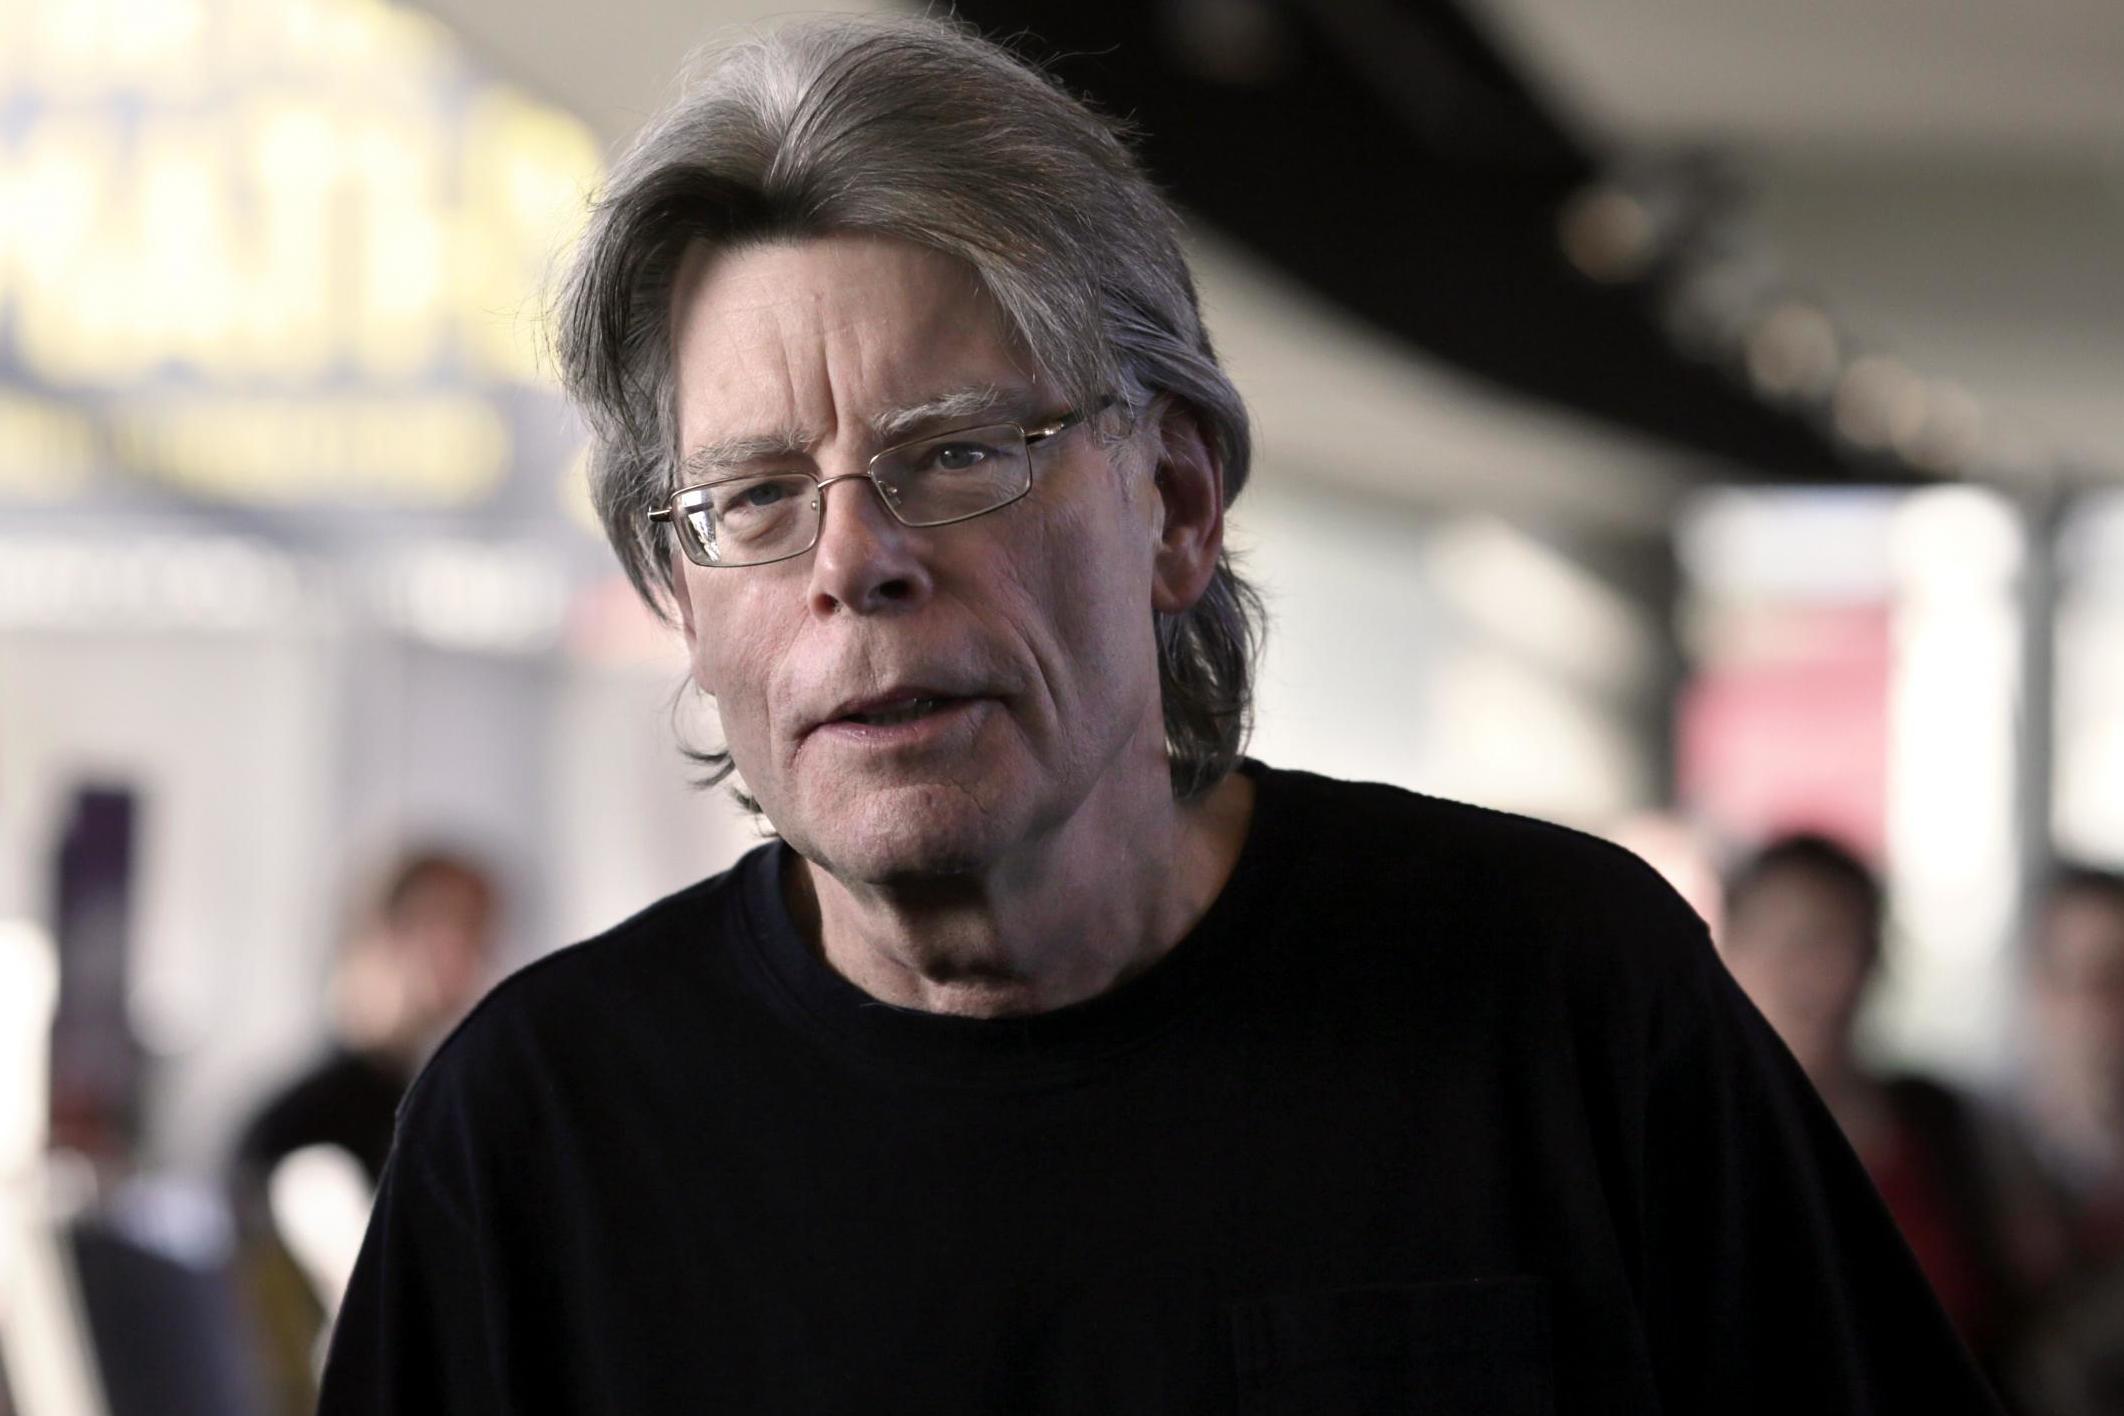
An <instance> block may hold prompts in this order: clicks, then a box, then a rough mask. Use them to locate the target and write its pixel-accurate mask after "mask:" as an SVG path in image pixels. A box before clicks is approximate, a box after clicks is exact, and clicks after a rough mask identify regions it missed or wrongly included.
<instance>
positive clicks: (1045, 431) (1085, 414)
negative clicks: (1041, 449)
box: [1025, 393, 1114, 443]
mask: <svg viewBox="0 0 2124 1416" xmlns="http://www.w3.org/2000/svg"><path fill="white" fill-rule="evenodd" d="M1113 406H1114V396H1113V395H1112V394H1110V393H1109V394H1106V395H1104V396H1102V397H1101V398H1100V399H1099V401H1098V402H1097V403H1094V404H1093V405H1092V406H1091V407H1089V408H1078V409H1074V410H1072V411H1070V412H1068V413H1064V414H1063V415H1062V416H1061V417H1059V418H1057V419H1055V421H1053V422H1052V423H1042V424H1041V425H1040V426H1039V427H1037V428H1027V429H1026V430H1025V441H1027V442H1029V443H1036V442H1040V441H1042V440H1043V439H1046V438H1051V437H1053V436H1054V435H1055V434H1056V433H1059V432H1062V431H1063V430H1064V429H1067V428H1074V427H1076V426H1077V424H1079V423H1082V422H1084V421H1085V420H1086V419H1089V418H1092V417H1094V416H1096V415H1098V414H1100V413H1104V412H1105V411H1106V410H1107V409H1109V408H1111V407H1113Z"/></svg>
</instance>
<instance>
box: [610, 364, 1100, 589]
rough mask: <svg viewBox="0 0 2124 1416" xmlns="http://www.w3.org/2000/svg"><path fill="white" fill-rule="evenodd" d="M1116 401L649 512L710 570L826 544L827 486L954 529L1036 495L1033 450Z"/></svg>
mask: <svg viewBox="0 0 2124 1416" xmlns="http://www.w3.org/2000/svg"><path fill="white" fill-rule="evenodd" d="M1112 401H1113V400H1112V399H1110V398H1104V399H1101V400H1100V401H1099V402H1098V403H1097V404H1096V405H1094V406H1093V407H1092V408H1091V409H1089V410H1085V409H1071V410H1070V411H1069V412H1066V413H1063V414H1060V415H1059V416H1057V417H1054V418H1051V419H1049V420H1048V421H1047V422H1045V423H1042V424H1040V425H1039V426H1037V427H1032V428H1027V427H1023V426H1021V425H1019V424H1017V423H984V424H982V425H981V426H979V427H976V428H954V429H952V430H951V431H949V432H943V433H932V434H930V435H929V436H927V437H921V438H916V439H914V440H913V441H911V442H904V443H897V444H895V445H894V446H892V447H888V448H886V449H885V450H884V451H883V452H880V453H878V454H877V455H876V456H875V457H873V458H871V459H870V461H869V463H868V464H866V465H865V467H864V468H863V470H862V471H861V472H848V473H843V474H842V475H841V476H838V477H824V478H821V477H816V476H813V475H812V474H811V473H809V472H795V471H777V472H748V473H744V474H742V475H739V476H735V477H718V478H716V479H715V480H714V481H711V482H700V483H697V484H695V485H693V486H690V487H682V488H680V489H679V490H678V491H677V492H675V493H673V494H672V497H671V500H670V501H669V502H668V503H667V504H665V505H663V506H660V507H658V508H657V509H656V510H655V511H652V512H650V513H649V519H650V520H651V521H654V522H663V523H668V524H669V525H670V526H671V527H672V528H673V529H674V530H675V531H676V532H677V533H678V541H679V546H680V548H681V549H682V550H684V551H685V553H686V559H688V560H690V561H692V562H693V563H694V564H695V565H701V566H708V567H710V568H712V569H720V568H733V567H738V566H748V565H769V564H771V563H773V562H775V561H782V560H789V559H791V558H792V557H795V556H800V555H802V554H804V552H806V551H808V550H810V549H811V548H812V547H813V546H815V545H817V544H818V543H819V527H820V525H821V524H822V523H823V521H824V517H825V512H824V508H825V505H826V489H827V488H828V487H830V486H832V485H833V484H834V483H836V482H849V481H856V480H864V481H868V482H869V483H870V484H871V485H872V486H874V487H876V488H877V489H878V496H879V499H880V500H882V501H883V502H884V503H885V509H886V510H887V511H889V512H891V513H892V515H893V519H894V520H896V521H898V522H899V523H900V524H901V525H902V526H914V527H927V526H949V525H951V524H952V523H953V522H955V521H971V520H973V518H975V517H976V516H986V515H988V513H990V512H991V511H1000V510H1002V509H1003V508H1004V507H1006V506H1009V505H1010V504H1011V503H1012V502H1014V501H1017V500H1018V499H1019V498H1021V497H1023V496H1024V495H1025V494H1026V493H1027V492H1029V491H1031V490H1032V449H1033V446H1034V445H1035V444H1037V443H1042V442H1045V441H1047V439H1049V438H1051V437H1054V436H1055V435H1056V434H1057V433H1062V432H1066V431H1067V430H1069V429H1070V428H1073V427H1075V426H1076V425H1077V424H1079V423H1082V422H1083V421H1085V419H1087V418H1089V417H1090V416H1091V415H1092V414H1093V413H1096V412H1098V411H1099V410H1100V409H1102V408H1104V407H1106V406H1107V405H1108V404H1109V403H1111V402H1112Z"/></svg>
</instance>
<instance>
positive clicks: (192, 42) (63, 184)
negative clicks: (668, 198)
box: [0, 0, 599, 502]
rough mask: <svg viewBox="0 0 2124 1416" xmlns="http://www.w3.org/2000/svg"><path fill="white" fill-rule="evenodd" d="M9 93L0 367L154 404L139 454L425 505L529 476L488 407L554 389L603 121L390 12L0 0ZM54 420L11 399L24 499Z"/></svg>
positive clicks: (215, 484) (265, 491) (1, 450)
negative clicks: (581, 115)
mask: <svg viewBox="0 0 2124 1416" xmlns="http://www.w3.org/2000/svg"><path fill="white" fill-rule="evenodd" d="M0 97H7V98H9V99H12V100H17V101H18V102H17V103H16V104H15V111H16V113H17V114H22V113H25V112H26V113H27V115H28V116H27V118H26V119H21V120H19V121H16V122H14V124H13V126H12V127H0V333H4V335H5V337H6V339H7V341H8V342H7V347H6V348H5V349H4V350H0V358H4V359H5V360H6V362H7V363H10V364H12V365H13V367H15V368H16V369H18V370H19V371H20V372H21V373H22V374H23V375H25V376H27V378H28V380H29V381H30V383H31V384H32V385H33V386H40V387H43V388H45V389H48V390H53V391H72V392H77V393H80V392H101V393H111V392H125V393H128V394H130V393H132V392H133V391H136V390H138V391H140V392H142V393H143V394H146V395H149V397H150V401H148V402H144V403H139V404H135V405H132V406H127V405H125V404H123V403H119V402H117V401H115V400H111V399H104V400H103V402H104V403H106V404H107V405H108V406H110V407H111V408H112V409H113V410H114V411H113V412H112V413H110V414H109V417H110V419H111V426H110V428H109V430H108V431H109V435H110V436H109V442H110V445H111V447H112V448H113V449H114V450H115V452H116V454H117V457H118V460H119V461H120V462H123V463H130V464H131V465H132V466H133V467H135V468H136V469H139V470H142V471H148V472H151V473H152V474H153V475H157V476H167V477H170V478H172V479H173V480H175V481H178V482H180V483H182V484H184V485H187V486H192V487H198V488H200V489H202V490H204V489H208V488H212V489H214V490H217V491H219V492H221V493H224V494H227V495H240V496H244V497H267V498H274V497H289V496H294V497H305V496H309V495H311V494H312V493H313V492H315V491H318V490H320V489H322V488H325V487H327V486H337V487H340V488H341V489H342V490H346V488H345V486H344V484H345V483H346V482H347V481H349V480H352V481H354V482H361V483H366V484H367V485H368V489H369V491H370V492H372V493H374V494H375V495H378V496H384V497H388V498H391V499H395V500H413V501H417V502H427V501H438V500H440V501H448V500H454V499H458V498H462V497H465V496H469V495H476V494H477V493H478V492H480V491H484V490H485V489H487V488H490V487H491V486H492V485H493V484H494V483H495V481H496V480H498V479H499V477H500V476H501V475H502V474H503V472H504V471H505V470H506V468H507V466H508V464H509V460H510V457H511V450H510V448H509V447H508V433H507V429H506V427H505V425H504V423H503V421H502V420H501V419H500V418H499V417H498V416H497V415H496V414H495V413H493V412H492V411H485V412H484V413H483V415H475V413H474V412H473V411H472V410H473V408H474V407H475V406H482V407H483V405H481V401H480V399H479V398H478V397H477V390H478V389H479V387H480V386H481V385H494V384H534V385H536V384H543V383H545V382H546V381H547V379H546V371H545V369H544V368H543V366H542V361H541V358H540V343H539V337H538V331H539V322H540V314H541V310H540V298H541V293H542V288H543V282H544V280H545V279H546V277H547V275H548V273H549V271H550V270H551V269H552V263H553V260H554V256H555V252H556V250H557V248H558V247H560V246H561V245H562V244H563V243H564V242H565V240H566V239H567V238H568V237H570V236H571V235H572V234H573V231H574V228H575V227H576V226H577V225H579V223H580V221H581V220H582V218H583V215H584V213H585V211H586V209H587V208H586V200H587V197H588V194H589V192H590V191H591V189H592V187H593V186H594V184H595V182H596V180H597V177H598V172H599V164H598V159H597V149H596V145H595V142H594V140H593V139H592V138H591V136H590V135H589V133H588V131H587V130H586V129H584V128H583V127H582V125H581V124H579V123H577V122H576V121H574V120H573V119H572V118H570V117H568V116H567V115H565V114H563V113H560V112H558V111H556V110H554V109H551V108H549V107H545V106H543V105H539V104H536V103H533V102H531V101H530V100H528V99H526V98H524V97H522V96H521V95H519V94H517V93H515V92H513V91H512V90H509V89H508V88H506V87H503V86H500V85H495V84H488V83H480V82H477V81H475V80H474V79H473V78H472V77H471V76H470V74H469V71H468V70H467V69H466V67H465V66H464V64H463V62H462V60H461V58H460V57H459V55H458V53H457V50H456V46H455V44H454V42H453V41H452V40H451V38H450V36H449V35H448V34H447V33H446V32H445V31H444V30H443V29H442V28H441V26H439V25H438V24H437V23H436V22H435V21H434V20H432V19H431V18H429V17H427V16H424V15H420V14H418V13H417V12H413V11H410V10H407V9H405V8H403V7H401V6H396V5H389V4H383V3H379V0H30V3H24V0H0ZM24 99H26V100H27V103H26V104H24V103H21V102H19V100H24ZM438 387H443V388H447V389H449V390H452V394H451V396H449V397H443V396H441V395H439V394H438V392H437V390H438ZM192 388H204V389H206V390H210V392H209V393H204V394H198V395H193V394H190V393H188V392H183V390H189V389H192ZM349 390H352V391H353V394H350V393H349V392H348V391H349ZM356 395H358V396H356ZM188 403H190V404H191V405H192V406H189V407H188V406H187V404H188ZM58 406H59V405H52V406H51V407H48V408H46V409H45V410H44V411H43V412H41V413H37V414H35V416H32V414H31V413H29V412H25V411H23V409H22V408H19V407H18V408H16V409H15V411H14V412H13V413H10V412H9V411H8V406H7V405H4V404H0V488H14V487H16V486H18V484H19V483H20V482H21V480H22V478H21V477H20V475H19V474H18V473H16V472H13V471H10V470H9V469H11V468H14V467H17V466H19V465H20V464H21V462H23V461H24V460H37V459H36V458H35V457H33V455H32V453H31V452H30V451H29V450H31V449H34V448H44V449H47V450H49V449H53V448H58V447H61V446H62V445H65V446H73V445H74V444H73V443H69V442H68V441H67V439H68V437H70V436H72V435H71V434H63V433H62V432H60V431H55V430H57V429H60V428H61V425H62V424H63V423H64V419H63V418H60V420H59V422H53V421H51V420H52V419H53V418H58V417H59V415H58V414H57V413H54V412H53V408H56V407H58ZM394 409H395V410H396V411H395V412H394V411H391V410H394ZM40 420H43V421H40ZM394 425H395V426H396V427H398V428H400V429H401V430H402V435H398V436H394V434H393V428H394ZM67 426H71V425H67ZM217 449H218V451H217ZM52 457H53V458H55V459H56V460H53V461H51V462H50V463H49V466H51V467H52V469H53V475H54V476H55V477H58V478H60V479H62V480H63V479H64V477H65V476H66V475H67V474H65V473H64V472H63V470H61V469H63V468H64V467H65V466H70V465H73V464H72V463H70V462H68V459H67V457H66V456H63V455H59V454H52ZM306 457H314V459H315V460H314V461H305V460H304V459H305V458H306ZM452 457H463V458H465V459H467V460H466V461H464V462H463V463H457V462H453V461H451V460H450V459H451V458H452ZM356 493H357V495H359V490H358V489H356Z"/></svg>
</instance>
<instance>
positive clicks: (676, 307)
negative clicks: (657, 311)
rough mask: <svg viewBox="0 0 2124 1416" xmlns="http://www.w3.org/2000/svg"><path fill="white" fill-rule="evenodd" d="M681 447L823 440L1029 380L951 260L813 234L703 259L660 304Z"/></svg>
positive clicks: (899, 246)
mask: <svg viewBox="0 0 2124 1416" xmlns="http://www.w3.org/2000/svg"><path fill="white" fill-rule="evenodd" d="M672 331H673V335H672V342H673V351H672V352H673V359H674V369H675V371H676V375H677V384H678V387H677V412H678V416H679V431H680V435H681V438H682V440H684V441H686V442H688V443H689V444H691V443H698V442H699V441H701V440H703V439H704V438H719V437H729V436H733V435H735V436H751V435H768V434H775V433H780V432H784V431H790V430H795V429H804V430H808V431H809V437H808V438H807V441H811V440H818V441H825V440H830V439H831V438H832V437H833V435H834V431H835V429H837V428H839V427H842V426H844V425H853V424H856V423H859V422H862V421H864V420H871V419H875V418H876V417H877V416H878V415H879V414H880V413H884V412H889V411H890V410H891V408H893V407H894V406H897V405H911V404H916V403H920V402H923V401H926V400H931V399H934V398H937V397H938V396H940V395H943V394H947V393H952V392H956V391H959V390H961V389H965V388H973V387H982V386H998V387H1009V386H1012V385H1022V384H1024V383H1026V382H1029V375H1028V373H1027V371H1026V369H1025V367H1024V366H1025V364H1026V362H1027V361H1025V360H1024V359H1023V358H1022V357H1021V356H1020V354H1019V351H1018V348H1017V343H1016V341H1015V340H1014V339H1013V338H1011V336H1010V334H1009V333H1008V330H1007V327H1006V322H1005V320H1004V319H1003V317H1002V314H1001V312H1000V311H999V310H998V309H997V308H996V305H995V303H994V301H993V300H991V299H990V298H989V297H988V295H987V292H986V291H984V290H983V289H982V288H981V285H980V282H979V280H978V279H977V278H976V277H975V275H974V273H973V271H972V270H971V269H970V268H969V267H967V266H966V265H965V264H964V263H963V262H961V261H959V260H957V259H955V258H953V257H951V256H948V255H945V254H944V253H942V252H939V251H933V250H929V249H926V248H924V247H919V246H915V245H912V244H909V243H906V242H901V241H895V240H890V239H886V238H880V237H867V236H827V237H818V238H812V239H808V240H802V241H786V242H771V243H763V244H757V245H751V246H744V247H740V248H738V249H736V250H729V251H721V252H717V253H714V254H712V255H711V254H708V253H707V251H706V249H705V248H702V247H696V248H695V249H694V250H693V251H692V252H689V253H688V256H687V258H686V260H685V262H684V263H683V265H682V267H681V270H680V274H679V279H678V281H677V282H676V284H675V286H674V289H673V294H672Z"/></svg>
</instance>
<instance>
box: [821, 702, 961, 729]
mask: <svg viewBox="0 0 2124 1416" xmlns="http://www.w3.org/2000/svg"><path fill="white" fill-rule="evenodd" d="M962 701H964V700H962V699H957V698H946V697H942V696H935V697H908V698H900V699H895V700H893V701H892V702H890V703H886V704H883V705H881V706H879V707H876V708H868V709H862V710H859V711H856V712H852V713H844V714H842V715H841V716H840V717H838V718H835V719H833V722H836V723H860V724H862V725H863V726H864V727H867V728H890V727H897V726H899V725H900V724H901V723H912V722H916V721H919V720H920V719H923V718H927V717H929V716H930V715H931V714H932V713H936V712H939V711H941V710H942V709H944V708H946V707H948V706H949V705H951V704H954V703H959V702H962Z"/></svg>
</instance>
